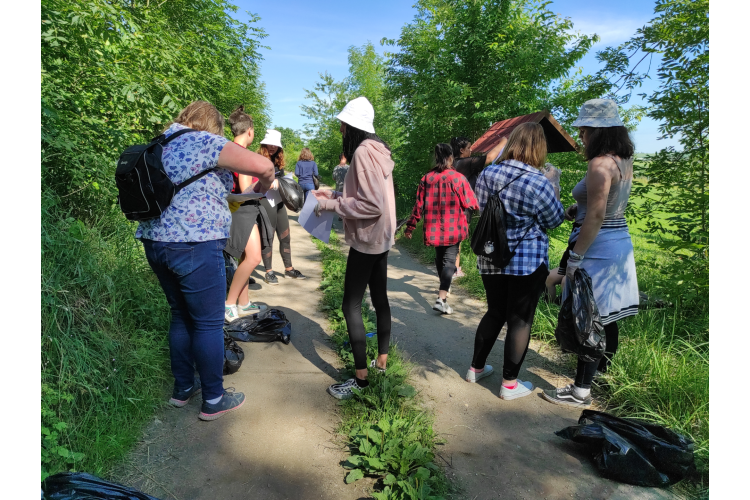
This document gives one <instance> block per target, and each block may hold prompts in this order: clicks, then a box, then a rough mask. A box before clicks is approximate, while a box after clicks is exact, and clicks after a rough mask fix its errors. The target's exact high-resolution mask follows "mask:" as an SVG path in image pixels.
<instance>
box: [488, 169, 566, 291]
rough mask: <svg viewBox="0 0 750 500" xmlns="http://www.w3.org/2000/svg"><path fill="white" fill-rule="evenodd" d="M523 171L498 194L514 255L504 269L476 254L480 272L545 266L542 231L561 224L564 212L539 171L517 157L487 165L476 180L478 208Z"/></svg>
mask: <svg viewBox="0 0 750 500" xmlns="http://www.w3.org/2000/svg"><path fill="white" fill-rule="evenodd" d="M524 172H526V173H525V175H523V176H522V177H520V178H518V179H517V180H515V181H514V182H513V183H512V184H511V185H510V186H508V187H507V188H505V189H503V190H502V192H501V193H500V201H501V202H502V203H503V207H504V208H505V212H506V219H505V224H506V226H507V228H508V232H507V237H508V247H510V249H511V251H512V250H514V249H515V251H516V254H515V255H514V256H513V259H511V261H510V263H509V264H508V266H507V267H505V268H499V267H496V266H493V265H492V264H491V263H490V262H489V260H488V259H487V258H486V257H482V256H478V257H477V267H478V268H479V273H480V274H510V275H513V276H527V275H529V274H531V273H533V272H534V271H536V270H537V268H538V267H539V266H541V265H542V264H546V265H547V267H549V260H548V255H547V248H548V246H549V240H548V239H547V233H546V230H547V229H553V228H555V227H557V226H559V225H560V224H562V223H563V220H564V218H565V217H564V212H565V211H564V209H563V206H562V203H560V202H559V201H557V200H556V199H555V190H554V188H553V187H552V184H550V182H549V181H548V180H547V178H546V177H544V175H543V174H542V172H540V171H539V170H537V169H536V168H534V167H532V166H530V165H526V164H525V163H522V162H520V161H517V160H505V161H503V162H501V163H500V164H498V165H490V166H489V167H487V168H485V169H484V170H483V171H482V173H481V175H480V176H479V179H477V186H476V189H475V192H476V195H477V201H478V202H479V209H480V210H484V207H485V206H486V205H487V201H488V200H489V199H490V196H493V195H494V194H495V193H497V192H498V191H500V190H501V189H502V188H503V187H504V186H505V185H506V184H508V183H509V182H510V181H512V180H513V179H515V178H516V177H518V176H519V175H521V174H523V173H524ZM527 229H528V231H529V232H528V233H526V230H527ZM524 234H526V236H524ZM522 238H523V239H522ZM519 241H520V243H519ZM516 245H518V247H516Z"/></svg>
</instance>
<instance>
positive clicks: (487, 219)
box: [471, 172, 534, 268]
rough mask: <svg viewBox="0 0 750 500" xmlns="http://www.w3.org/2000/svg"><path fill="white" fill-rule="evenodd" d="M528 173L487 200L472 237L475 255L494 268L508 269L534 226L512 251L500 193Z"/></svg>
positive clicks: (472, 247)
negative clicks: (487, 261) (485, 260)
mask: <svg viewBox="0 0 750 500" xmlns="http://www.w3.org/2000/svg"><path fill="white" fill-rule="evenodd" d="M526 173H527V172H524V173H523V174H521V175H519V176H517V177H516V178H515V179H513V180H512V181H510V182H509V183H507V184H506V185H505V186H503V187H502V188H501V189H500V191H498V192H497V193H495V194H494V195H492V196H490V199H489V200H487V205H485V207H484V210H483V211H482V216H481V217H480V218H479V223H478V224H477V227H476V229H475V230H474V234H473V235H472V237H471V249H472V251H473V252H474V254H476V256H477V259H480V258H482V257H484V258H485V259H488V260H489V261H490V262H491V263H492V265H493V266H496V267H499V268H504V267H506V266H507V265H508V264H509V263H510V261H511V259H512V258H513V256H514V255H515V254H516V249H517V248H518V245H520V244H521V241H523V239H524V238H525V237H526V235H527V234H528V233H529V230H530V229H531V228H532V227H533V226H534V224H533V222H532V224H531V226H529V228H528V229H527V230H526V232H525V233H524V235H523V237H522V238H521V239H520V240H519V241H518V243H516V246H515V248H513V250H512V251H511V249H510V247H508V235H507V226H506V225H505V207H504V206H503V202H502V201H501V200H500V193H501V192H502V191H503V189H505V188H507V187H508V186H510V185H511V184H513V183H514V182H515V181H516V180H518V179H519V178H520V177H522V176H524V175H526Z"/></svg>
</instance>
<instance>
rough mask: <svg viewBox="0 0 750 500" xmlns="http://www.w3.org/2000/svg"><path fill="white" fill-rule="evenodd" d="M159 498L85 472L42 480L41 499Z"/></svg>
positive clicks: (116, 499)
mask: <svg viewBox="0 0 750 500" xmlns="http://www.w3.org/2000/svg"><path fill="white" fill-rule="evenodd" d="M99 498H101V499H107V500H159V499H158V498H156V497H152V496H150V495H146V494H145V493H141V492H140V491H138V490H135V489H133V488H128V487H127V486H123V485H121V484H117V483H112V482H110V481H105V480H104V479H100V478H98V477H96V476H92V475H91V474H87V473H85V472H61V473H59V474H55V475H54V476H50V477H48V478H47V479H45V480H44V481H42V500H94V499H99Z"/></svg>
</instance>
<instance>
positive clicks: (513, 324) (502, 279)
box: [471, 264, 548, 380]
mask: <svg viewBox="0 0 750 500" xmlns="http://www.w3.org/2000/svg"><path fill="white" fill-rule="evenodd" d="M547 274H548V270H547V266H546V265H544V264H542V265H541V266H539V267H538V268H537V269H536V271H534V272H533V273H531V274H529V275H527V276H509V275H505V274H483V275H482V282H483V283H484V289H485V291H486V292H487V312H486V313H485V315H484V317H482V321H480V322H479V326H478V327H477V335H476V338H475V339H474V359H473V360H472V362H471V366H472V367H473V368H476V369H477V370H481V369H482V368H484V365H485V364H486V363H487V356H489V355H490V351H492V347H493V346H494V345H495V341H496V340H497V337H498V335H500V330H502V328H503V325H504V324H505V323H506V322H507V323H508V333H507V334H506V335H505V354H504V358H503V378H504V379H505V380H515V379H516V378H518V372H520V371H521V365H522V364H523V360H524V358H525V357H526V352H527V351H528V350H529V340H530V339H531V325H532V323H533V322H534V313H536V305H537V303H538V302H539V297H540V296H541V295H542V290H544V282H545V281H546V279H547Z"/></svg>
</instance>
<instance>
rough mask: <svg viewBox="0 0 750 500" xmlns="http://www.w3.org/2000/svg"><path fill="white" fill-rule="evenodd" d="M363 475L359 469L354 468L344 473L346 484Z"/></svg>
mask: <svg viewBox="0 0 750 500" xmlns="http://www.w3.org/2000/svg"><path fill="white" fill-rule="evenodd" d="M363 477H365V474H364V473H363V472H362V470H361V469H355V470H353V471H351V472H350V473H349V474H347V475H346V484H351V483H353V482H354V481H356V480H358V479H362V478H363Z"/></svg>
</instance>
